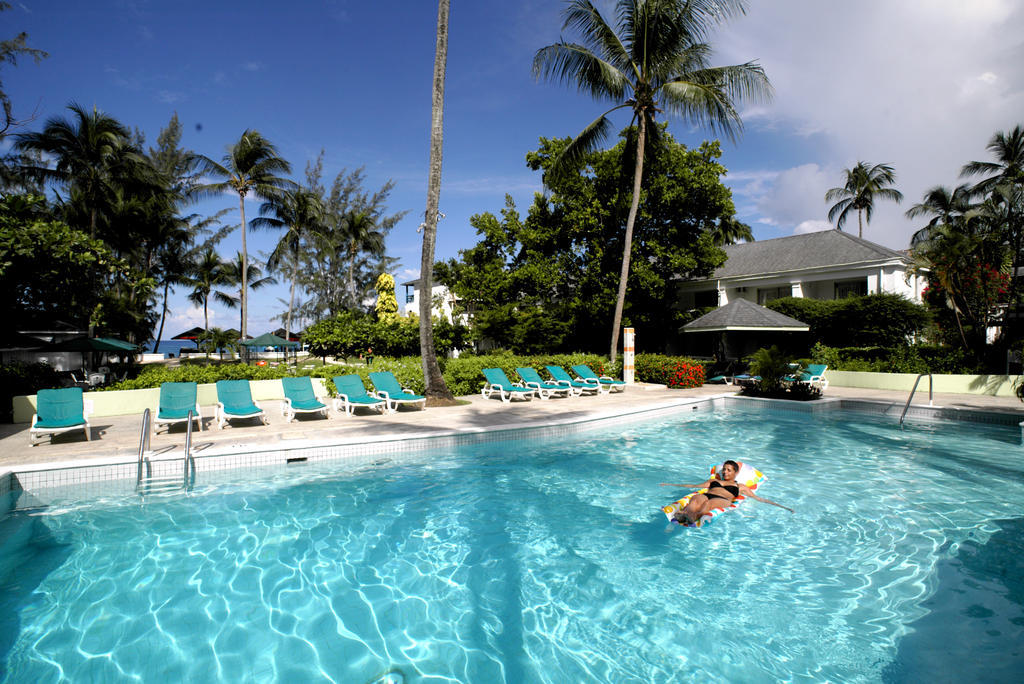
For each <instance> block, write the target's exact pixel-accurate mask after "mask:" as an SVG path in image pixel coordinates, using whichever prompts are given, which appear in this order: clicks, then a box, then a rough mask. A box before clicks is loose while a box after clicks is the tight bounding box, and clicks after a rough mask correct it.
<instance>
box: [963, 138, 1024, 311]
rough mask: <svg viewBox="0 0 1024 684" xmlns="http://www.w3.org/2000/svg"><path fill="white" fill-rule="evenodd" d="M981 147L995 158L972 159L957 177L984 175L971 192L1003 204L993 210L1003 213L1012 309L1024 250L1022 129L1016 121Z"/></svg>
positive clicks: (1023, 154)
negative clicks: (1009, 264) (985, 159)
mask: <svg viewBox="0 0 1024 684" xmlns="http://www.w3.org/2000/svg"><path fill="white" fill-rule="evenodd" d="M985 149H987V150H988V151H989V152H991V153H992V155H993V156H994V157H995V159H996V161H994V162H984V161H972V162H970V163H969V164H966V165H964V167H963V169H961V170H960V177H961V178H963V177H967V176H980V175H987V176H988V177H987V178H984V179H982V180H981V181H979V182H978V183H977V185H975V186H974V188H973V190H972V192H973V194H975V195H989V196H990V198H991V199H994V200H996V202H1003V203H1005V204H1006V206H1005V207H1004V208H1003V209H1002V210H999V209H995V208H994V207H993V209H994V210H995V213H996V214H1003V218H1004V220H1003V222H1002V223H1001V224H1000V229H1001V231H1002V233H1003V235H1004V236H1005V237H1004V239H1005V240H1006V243H1007V244H1008V245H1009V246H1010V252H1011V254H1010V257H1011V258H1010V262H1011V271H1010V273H1011V276H1010V287H1009V292H1008V298H1007V300H1008V301H1009V303H1010V307H1011V308H1013V307H1016V305H1017V290H1018V286H1017V269H1018V268H1020V265H1021V258H1022V256H1021V251H1022V249H1024V201H1022V197H1024V128H1021V126H1020V124H1018V125H1017V126H1015V127H1014V128H1013V130H1011V131H1009V132H1007V133H1002V132H999V133H996V134H995V135H993V136H992V138H991V139H990V140H989V141H988V145H986V146H985ZM990 213H991V212H990Z"/></svg>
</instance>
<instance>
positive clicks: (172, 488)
mask: <svg viewBox="0 0 1024 684" xmlns="http://www.w3.org/2000/svg"><path fill="white" fill-rule="evenodd" d="M193 419H194V413H193V412H192V410H191V409H190V410H189V412H188V419H187V421H186V423H185V425H186V426H187V427H186V430H185V453H184V457H183V459H182V461H183V467H184V472H183V473H182V476H181V477H176V476H173V475H162V476H157V475H153V471H152V468H153V466H152V463H151V462H150V461H149V460H147V456H150V455H152V450H151V449H150V446H149V439H150V430H149V428H150V422H151V418H150V411H149V409H146V410H145V411H143V413H142V434H141V436H140V437H139V462H138V471H137V472H136V476H135V490H136V491H137V492H139V493H140V494H151V495H152V494H169V493H175V492H178V491H181V490H183V489H184V490H186V491H187V490H189V489H191V488H192V485H193V484H195V477H196V460H195V457H193V456H192V421H193Z"/></svg>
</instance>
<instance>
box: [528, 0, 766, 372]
mask: <svg viewBox="0 0 1024 684" xmlns="http://www.w3.org/2000/svg"><path fill="white" fill-rule="evenodd" d="M744 11H745V4H744V3H743V2H741V1H740V0H702V1H701V2H684V1H682V0H675V1H670V0H665V1H657V0H647V1H645V0H619V1H618V2H617V3H616V17H617V21H616V25H615V28H614V29H613V28H612V26H610V25H609V24H608V22H607V21H606V20H605V18H604V17H603V16H602V15H601V13H600V12H599V11H598V10H597V8H596V7H594V5H593V4H592V3H591V2H589V1H588V0H571V1H570V2H569V3H568V4H567V7H566V9H565V11H564V17H565V23H564V24H563V29H568V28H574V29H575V30H576V31H577V32H578V33H579V34H580V35H581V37H582V40H583V44H577V43H569V42H566V41H565V40H562V41H559V42H558V43H555V44H554V45H549V46H547V47H544V48H541V49H540V50H538V51H537V54H536V55H535V57H534V61H533V72H534V75H535V76H538V77H543V78H545V79H549V80H557V81H561V82H564V83H569V84H575V85H576V86H577V87H578V88H579V89H580V90H581V91H583V92H586V93H588V94H590V95H591V96H593V97H594V98H595V99H598V100H611V101H614V102H617V103H618V104H616V106H614V107H612V108H611V109H610V110H608V111H607V112H605V113H604V114H602V115H601V116H600V117H598V118H597V119H596V120H594V121H593V122H592V123H591V124H590V125H588V126H587V127H586V128H585V129H583V131H582V132H581V133H580V134H579V135H577V136H576V137H575V138H574V139H573V140H572V142H571V143H570V144H569V145H567V146H566V147H565V148H564V149H563V150H562V153H561V156H560V158H559V160H558V163H557V164H556V165H555V167H554V168H553V169H552V172H553V173H555V174H561V173H565V172H566V169H569V168H573V167H576V166H577V165H578V162H580V161H581V160H582V159H583V157H584V156H585V154H586V153H587V152H590V151H593V150H594V149H596V148H597V146H598V145H599V144H600V142H601V141H602V140H604V139H605V138H606V137H607V136H608V134H609V133H610V132H611V126H612V124H611V121H610V120H609V119H608V114H610V113H611V112H613V111H615V110H618V109H628V110H630V111H631V112H632V115H633V120H634V121H635V122H636V124H637V133H636V138H635V142H634V144H633V145H632V150H633V157H634V170H633V188H632V195H631V197H632V202H631V204H630V209H629V215H628V217H627V219H626V229H625V237H624V239H623V250H622V267H621V271H620V276H619V289H618V294H617V297H616V300H615V313H614V315H613V318H612V337H611V351H610V356H611V359H612V361H613V362H614V361H615V358H616V354H617V352H618V339H619V327H620V323H621V321H622V312H623V308H624V306H625V300H626V284H627V280H628V278H629V266H630V253H631V250H632V247H633V229H634V225H635V221H636V217H637V212H638V210H639V205H640V199H641V191H642V180H643V170H644V157H645V155H646V152H647V138H648V136H651V137H652V138H653V137H654V136H656V135H657V134H658V132H659V129H658V128H657V127H656V126H654V125H653V124H654V122H655V117H656V115H657V114H658V113H659V112H663V111H664V112H667V113H669V114H674V115H676V116H679V117H680V118H682V119H683V120H684V121H687V122H688V123H692V124H696V125H701V126H705V125H706V126H708V127H710V128H711V129H712V130H713V131H721V132H722V133H724V134H726V135H728V136H729V137H730V139H734V137H735V134H736V133H737V132H738V131H739V130H740V129H741V128H742V120H741V118H740V115H739V112H738V111H736V105H737V104H738V103H739V102H741V101H744V100H766V99H768V98H770V96H771V85H770V84H769V82H768V79H767V77H766V76H765V74H764V70H763V69H762V68H761V67H760V66H759V65H758V64H756V63H755V62H747V63H745V64H739V65H734V66H724V67H712V66H710V64H709V57H710V54H711V46H710V45H709V44H708V43H707V42H706V38H707V35H708V33H709V30H710V28H711V27H712V26H713V25H714V24H716V23H719V22H722V21H724V20H726V19H728V18H730V17H732V16H734V15H735V14H738V13H743V12H744ZM546 181H547V179H546Z"/></svg>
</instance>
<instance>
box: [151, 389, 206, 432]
mask: <svg viewBox="0 0 1024 684" xmlns="http://www.w3.org/2000/svg"><path fill="white" fill-rule="evenodd" d="M198 393H199V387H198V385H196V383H194V382H165V383H162V384H161V385H160V408H158V409H157V412H156V418H154V419H153V432H154V433H156V429H157V426H158V425H166V426H167V431H168V432H170V430H171V428H170V426H171V425H172V424H173V423H184V422H185V421H187V420H188V412H189V411H192V419H193V420H194V421H196V424H197V425H198V426H199V430H200V431H202V429H203V414H202V413H200V412H199V401H198V400H197V398H196V396H197V395H198Z"/></svg>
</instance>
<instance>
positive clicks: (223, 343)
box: [198, 327, 238, 360]
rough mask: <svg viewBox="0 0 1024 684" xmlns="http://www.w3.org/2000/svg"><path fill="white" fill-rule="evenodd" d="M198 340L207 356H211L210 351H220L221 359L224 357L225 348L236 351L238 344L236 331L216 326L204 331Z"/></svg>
mask: <svg viewBox="0 0 1024 684" xmlns="http://www.w3.org/2000/svg"><path fill="white" fill-rule="evenodd" d="M198 342H199V346H200V348H202V349H203V351H205V352H206V358H210V352H217V351H219V352H220V358H221V360H223V359H224V350H227V351H229V352H234V351H235V348H236V346H237V344H238V340H237V339H236V338H235V335H234V333H232V332H231V331H229V330H222V329H221V328H216V327H214V328H210V329H209V330H205V331H203V333H202V334H201V335H200V336H199V339H198Z"/></svg>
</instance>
